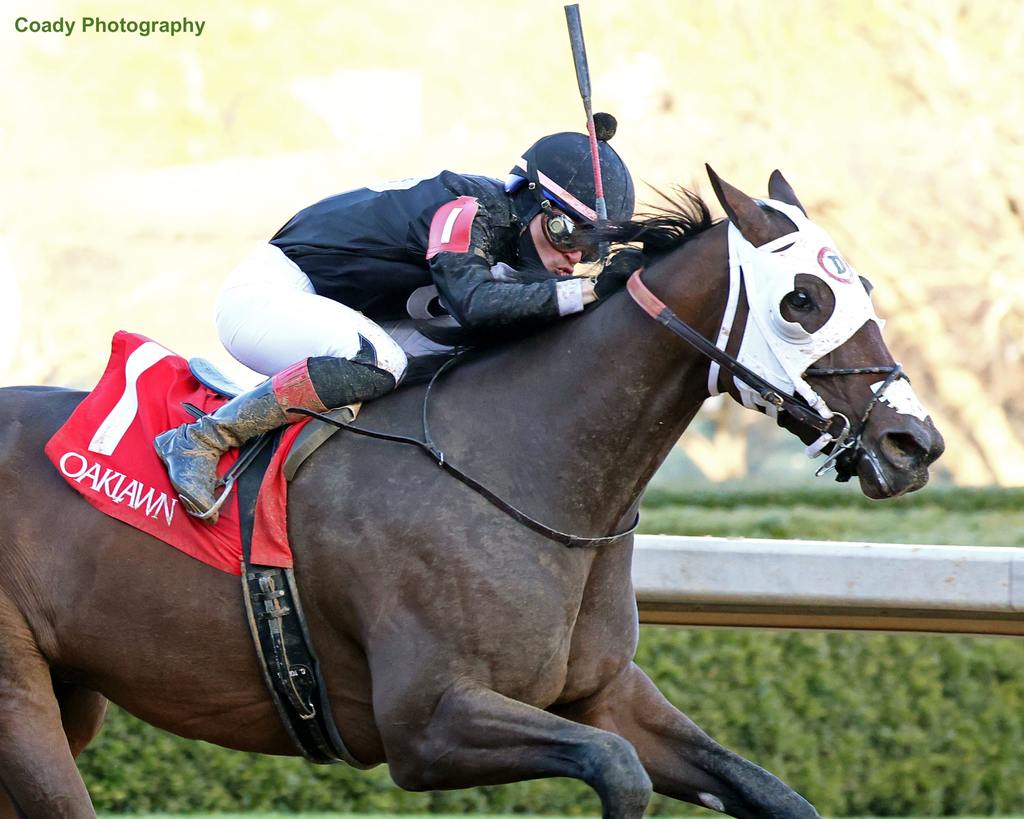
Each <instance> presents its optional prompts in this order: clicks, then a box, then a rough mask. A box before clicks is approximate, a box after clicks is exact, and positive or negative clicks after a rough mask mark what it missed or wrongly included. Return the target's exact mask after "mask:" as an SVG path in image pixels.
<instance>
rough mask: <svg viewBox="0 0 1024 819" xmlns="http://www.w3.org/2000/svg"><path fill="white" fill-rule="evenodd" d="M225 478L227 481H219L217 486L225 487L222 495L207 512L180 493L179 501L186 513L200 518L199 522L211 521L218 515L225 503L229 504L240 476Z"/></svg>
mask: <svg viewBox="0 0 1024 819" xmlns="http://www.w3.org/2000/svg"><path fill="white" fill-rule="evenodd" d="M225 477H227V480H226V481H223V482H221V481H218V482H217V486H221V485H223V487H224V489H223V491H222V492H221V493H220V495H219V496H218V497H217V499H216V500H215V501H214V502H213V505H212V506H211V507H210V508H209V509H207V510H206V511H205V512H204V511H203V510H202V509H200V508H199V507H198V506H196V505H195V504H194V503H193V502H192V501H190V500H189V499H188V498H186V497H185V496H184V495H182V494H181V493H180V492H179V493H178V499H179V500H180V501H181V506H182V508H183V509H184V510H185V511H186V512H188V514H190V515H191V516H192V517H194V518H199V520H209V519H210V518H212V517H213V516H214V515H216V514H217V513H218V512H220V508H221V507H222V506H223V505H224V504H225V503H227V500H228V496H229V495H230V494H231V488H232V487H233V486H234V485H235V479H236V478H237V477H238V476H237V475H230V476H225Z"/></svg>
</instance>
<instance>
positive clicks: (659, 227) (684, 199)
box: [592, 186, 718, 292]
mask: <svg viewBox="0 0 1024 819" xmlns="http://www.w3.org/2000/svg"><path fill="white" fill-rule="evenodd" d="M654 191H655V193H657V194H658V196H660V197H661V198H662V200H663V201H664V204H662V205H656V206H651V207H649V208H648V210H647V211H645V212H643V213H640V214H638V215H637V216H634V217H633V218H632V219H622V220H611V221H608V222H603V223H602V224H601V225H600V226H597V227H594V228H593V233H592V238H594V239H596V241H598V242H607V243H608V244H609V245H611V247H612V248H613V252H612V253H611V254H610V255H609V257H608V259H607V261H606V262H605V265H604V269H603V270H602V272H601V276H607V279H606V280H605V286H604V288H603V289H604V290H605V292H608V291H609V290H613V289H617V288H618V287H621V286H622V285H624V284H625V282H626V278H628V276H629V274H630V273H632V272H633V271H634V270H636V269H637V268H638V267H641V266H643V265H649V264H651V263H652V262H655V261H657V260H658V259H660V258H662V257H664V256H667V255H668V254H669V253H671V252H672V251H674V250H678V249H679V248H680V247H682V246H683V245H684V244H686V243H687V242H688V241H690V239H692V238H693V237H694V236H698V235H700V234H701V233H704V232H705V231H706V230H708V229H710V228H712V227H714V225H715V224H716V223H717V222H718V220H716V219H713V218H712V217H711V211H710V210H709V209H708V206H707V203H706V202H705V201H704V200H703V199H701V198H700V196H699V195H697V194H696V193H694V192H693V191H691V190H687V189H686V188H683V187H681V186H676V187H674V188H673V189H672V193H671V194H667V193H663V192H662V191H660V190H658V189H657V188H655V189H654ZM638 244H639V245H640V247H639V248H637V247H636V245H638Z"/></svg>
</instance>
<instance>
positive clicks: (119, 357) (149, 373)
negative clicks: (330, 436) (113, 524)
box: [46, 330, 305, 575]
mask: <svg viewBox="0 0 1024 819" xmlns="http://www.w3.org/2000/svg"><path fill="white" fill-rule="evenodd" d="M225 401H226V399H225V398H224V397H222V396H220V395H217V394H216V393H214V392H213V391H212V390H209V389H207V388H206V387H204V386H203V385H202V384H200V383H199V382H198V381H197V380H196V379H195V377H194V376H193V375H192V373H191V372H190V371H189V368H188V362H187V361H186V360H185V359H183V358H181V357H180V356H178V355H175V354H174V353H172V352H171V351H170V350H167V349H166V348H164V347H162V346H161V345H159V344H157V343H156V342H155V341H151V340H150V339H148V338H146V337H145V336H142V335H138V334H135V333H126V332H124V331H123V330H122V331H119V332H117V333H116V334H115V335H114V339H113V341H112V343H111V351H110V360H109V362H108V363H107V368H106V370H105V371H104V373H103V376H102V377H101V378H100V380H99V383H98V384H97V385H96V388H95V389H94V390H93V391H92V392H91V393H89V395H88V396H86V398H85V400H84V401H82V403H81V404H79V405H78V407H77V408H76V409H75V411H74V412H73V413H72V414H71V417H70V418H69V419H68V420H67V422H66V423H65V424H64V426H62V427H61V428H60V429H59V430H58V431H57V433H56V434H55V435H54V436H53V437H52V438H51V439H50V440H49V442H48V443H47V445H46V454H47V456H48V457H49V458H50V460H51V461H52V462H53V465H54V466H55V467H57V470H58V471H59V472H60V474H61V475H63V476H64V479H65V480H66V481H67V482H68V483H69V484H70V485H71V486H72V488H74V489H75V490H76V491H77V492H79V493H80V494H81V495H82V496H83V497H84V498H85V499H86V500H87V501H89V503H91V504H92V505H93V506H95V507H96V508H97V509H99V510H100V511H101V512H104V513H106V514H108V515H110V516H111V517H114V518H117V519H118V520H120V521H123V522H125V523H127V524H129V525H130V526H134V527H135V528H136V529H141V530H142V531H143V532H146V533H148V534H150V535H152V536H153V537H156V538H159V539H160V540H162V541H164V542H165V543H168V544H170V545H171V546H173V547H174V548H176V549H180V550H181V551H183V552H184V553H185V554H187V555H190V556H191V557H194V558H195V559H196V560H201V561H202V562H203V563H207V564H209V565H210V566H213V567H214V568H217V569H220V570H221V571H224V572H229V573H231V574H236V575H238V574H241V565H242V541H241V529H240V526H239V516H238V499H237V497H236V495H235V493H234V492H232V495H231V497H230V498H229V499H228V501H227V502H226V503H225V504H224V506H223V507H221V511H220V519H219V520H218V521H217V523H216V524H215V525H213V526H211V525H210V524H208V523H205V522H203V521H201V520H199V519H197V518H195V517H192V516H191V515H189V514H188V513H186V512H185V509H184V508H183V507H182V505H181V502H180V501H179V500H178V496H177V493H175V491H174V489H173V487H172V486H171V482H170V480H169V479H168V477H167V472H166V470H165V469H164V465H163V462H162V461H161V460H160V458H159V457H158V456H157V454H156V450H155V449H154V448H153V438H155V437H156V436H157V435H158V434H160V433H161V432H164V431H165V430H168V429H172V428H174V427H176V426H179V425H180V424H184V423H188V422H191V421H194V420H195V418H194V417H193V416H192V415H191V414H190V413H189V412H188V411H187V410H186V409H185V408H184V407H183V406H182V404H183V403H190V404H193V405H195V406H196V407H198V408H199V409H201V410H202V411H203V412H213V411H214V410H215V409H217V407H219V406H220V405H221V404H223V403H225ZM304 423H305V422H302V423H300V424H294V425H292V426H291V427H290V428H289V429H288V430H286V432H285V433H284V435H283V436H282V439H281V443H280V445H279V447H278V449H277V452H275V453H274V457H273V459H272V461H271V463H270V467H269V468H268V469H267V472H266V474H265V475H264V479H263V482H262V485H261V487H260V494H259V499H258V501H257V507H256V517H255V524H254V528H253V539H252V554H251V560H252V563H256V564H260V565H264V566H278V567H283V568H290V567H291V565H292V554H291V548H290V546H289V544H288V536H287V532H288V527H287V520H286V517H285V515H286V509H287V482H286V481H285V479H284V475H283V473H282V466H283V463H284V458H285V455H287V452H288V449H289V448H290V446H291V444H292V441H294V439H295V436H296V435H297V434H298V432H299V430H300V428H301V427H302V425H303V424H304ZM236 460H238V451H237V450H231V451H230V452H228V453H227V454H225V455H224V457H223V458H221V460H220V465H219V467H218V474H220V475H223V474H224V473H225V472H226V471H227V470H228V469H230V468H231V466H232V465H233V464H234V463H235V461H236Z"/></svg>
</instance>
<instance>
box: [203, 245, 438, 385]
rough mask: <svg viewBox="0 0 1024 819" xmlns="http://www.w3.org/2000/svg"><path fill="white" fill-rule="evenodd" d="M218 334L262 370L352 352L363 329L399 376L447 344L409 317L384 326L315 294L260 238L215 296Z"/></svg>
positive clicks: (381, 363) (381, 360) (382, 361)
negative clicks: (412, 358)
mask: <svg viewBox="0 0 1024 819" xmlns="http://www.w3.org/2000/svg"><path fill="white" fill-rule="evenodd" d="M216 321H217V333H218V335H219V336H220V340H221V343H222V344H223V345H224V347H225V348H226V349H227V351H228V352H229V353H231V355H232V356H234V357H235V358H236V359H238V360H239V361H240V362H241V363H242V364H244V365H245V366H247V367H249V368H250V369H253V370H256V372H260V373H263V374H264V375H273V374H274V373H276V372H279V371H281V370H283V369H284V368H285V367H288V366H290V365H291V364H294V363H295V362H296V361H301V360H302V359H304V358H310V357H313V356H335V357H338V358H352V357H353V356H355V355H356V353H358V352H359V348H360V336H362V337H363V338H365V339H366V340H367V341H368V342H370V344H372V345H373V347H374V350H375V351H376V354H377V366H378V367H380V368H381V369H383V370H387V371H388V372H389V373H391V375H393V376H394V377H395V380H396V381H399V380H401V378H402V376H403V375H404V374H405V369H406V366H407V365H408V357H407V353H408V355H423V354H427V353H432V352H439V351H442V350H446V349H448V348H446V347H443V346H442V345H439V344H436V343H434V342H432V341H430V340H429V339H427V338H426V337H424V336H422V335H420V333H418V332H417V331H416V330H415V328H414V327H412V322H411V321H394V322H387V323H386V325H385V327H386V328H387V329H385V327H382V326H381V325H379V324H377V323H376V322H373V321H371V320H370V319H368V318H367V317H366V316H364V315H363V314H362V313H360V312H359V311H358V310H353V309H351V308H350V307H346V306H345V305H343V304H339V303H338V302H336V301H332V300H331V299H328V298H324V297H323V296H318V295H317V294H316V291H315V290H314V289H313V284H312V282H310V280H309V277H307V276H306V274H305V273H303V272H302V270H301V269H300V268H299V266H298V265H297V264H295V262H293V261H292V260H291V259H289V258H288V257H287V256H285V254H284V253H283V252H282V251H281V250H280V249H279V248H277V247H275V246H274V245H271V244H262V243H261V244H260V245H259V246H258V247H257V248H256V249H255V250H254V251H253V253H252V254H251V255H249V256H248V257H246V258H245V259H244V260H243V261H242V263H241V264H239V265H238V267H236V268H235V269H234V271H232V273H231V275H230V276H228V279H227V281H226V282H225V283H224V286H223V288H222V289H221V292H220V295H219V296H218V298H217V318H216Z"/></svg>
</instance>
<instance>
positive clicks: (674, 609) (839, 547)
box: [633, 535, 1024, 636]
mask: <svg viewBox="0 0 1024 819" xmlns="http://www.w3.org/2000/svg"><path fill="white" fill-rule="evenodd" d="M633 584H634V586H635V587H636V596H637V604H638V606H639V609H640V621H641V622H642V623H660V624H673V625H691V626H730V627H746V628H794V629H819V630H843V631H920V632H937V633H961V634H997V635H1017V636H1024V549H1021V548H1011V547H1007V548H994V547H964V546H916V545H913V546H912V545H899V544H891V543H842V542H832V541H810V540H762V539H756V538H712V537H675V536H668V535H640V536H638V537H637V545H636V553H635V556H634V558H633Z"/></svg>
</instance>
